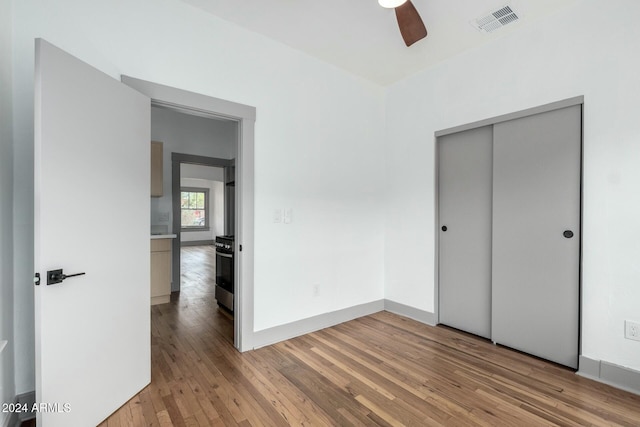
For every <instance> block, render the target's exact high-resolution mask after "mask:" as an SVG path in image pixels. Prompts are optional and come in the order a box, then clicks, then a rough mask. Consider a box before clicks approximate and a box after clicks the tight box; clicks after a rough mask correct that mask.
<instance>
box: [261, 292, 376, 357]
mask: <svg viewBox="0 0 640 427" xmlns="http://www.w3.org/2000/svg"><path fill="white" fill-rule="evenodd" d="M383 309H384V301H383V300H378V301H372V302H369V303H365V304H360V305H356V306H353V307H348V308H344V309H342V310H337V311H332V312H330V313H324V314H319V315H317V316H313V317H309V318H307V319H302V320H298V321H295V322H291V323H287V324H285V325H280V326H274V327H273V328H268V329H263V330H261V331H257V332H254V333H253V346H252V347H253V348H254V349H255V348H260V347H264V346H267V345H271V344H275V343H277V342H280V341H285V340H288V339H290V338H295V337H298V336H300V335H304V334H308V333H310V332H315V331H319V330H320V329H324V328H329V327H331V326H335V325H338V324H340V323H343V322H348V321H349V320H353V319H357V318H358V317H362V316H368V315H369V314H373V313H377V312H379V311H382V310H383Z"/></svg>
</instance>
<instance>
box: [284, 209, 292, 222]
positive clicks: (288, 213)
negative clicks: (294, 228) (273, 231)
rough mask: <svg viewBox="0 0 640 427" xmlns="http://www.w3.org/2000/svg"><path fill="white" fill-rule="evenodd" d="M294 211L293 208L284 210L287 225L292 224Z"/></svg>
mask: <svg viewBox="0 0 640 427" xmlns="http://www.w3.org/2000/svg"><path fill="white" fill-rule="evenodd" d="M292 211H293V210H292V209H291V208H286V209H285V210H284V223H285V224H291V221H292V217H291V216H292V214H293V212H292Z"/></svg>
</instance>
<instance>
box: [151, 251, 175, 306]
mask: <svg viewBox="0 0 640 427" xmlns="http://www.w3.org/2000/svg"><path fill="white" fill-rule="evenodd" d="M170 296H171V239H151V305H155V304H165V303H168V302H169V298H170Z"/></svg>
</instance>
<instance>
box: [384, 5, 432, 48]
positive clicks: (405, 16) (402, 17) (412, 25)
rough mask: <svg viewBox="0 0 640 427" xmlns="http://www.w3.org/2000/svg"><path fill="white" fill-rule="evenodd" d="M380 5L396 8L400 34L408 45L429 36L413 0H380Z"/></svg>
mask: <svg viewBox="0 0 640 427" xmlns="http://www.w3.org/2000/svg"><path fill="white" fill-rule="evenodd" d="M378 3H379V4H380V6H382V7H385V8H387V9H395V11H396V19H397V20H398V27H400V34H402V39H403V40H404V44H406V45H407V47H409V46H411V45H412V44H414V43H415V42H417V41H418V40H422V39H423V38H425V37H427V28H426V27H425V26H424V22H422V18H420V14H418V11H417V10H416V7H415V6H414V5H413V3H411V0H378Z"/></svg>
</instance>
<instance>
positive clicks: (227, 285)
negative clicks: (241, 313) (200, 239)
mask: <svg viewBox="0 0 640 427" xmlns="http://www.w3.org/2000/svg"><path fill="white" fill-rule="evenodd" d="M233 242H234V240H233V236H216V242H215V247H216V300H217V301H218V305H219V306H221V307H224V308H226V309H227V310H229V311H231V312H233V294H234V293H235V281H234V267H235V265H234V256H233V252H234V251H233V246H234V245H233Z"/></svg>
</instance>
